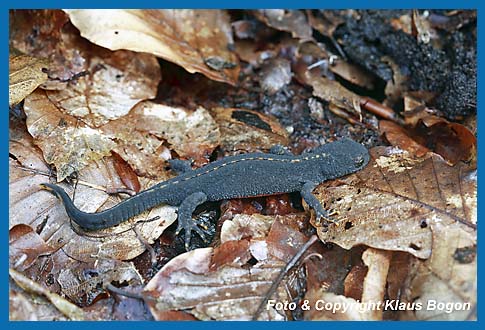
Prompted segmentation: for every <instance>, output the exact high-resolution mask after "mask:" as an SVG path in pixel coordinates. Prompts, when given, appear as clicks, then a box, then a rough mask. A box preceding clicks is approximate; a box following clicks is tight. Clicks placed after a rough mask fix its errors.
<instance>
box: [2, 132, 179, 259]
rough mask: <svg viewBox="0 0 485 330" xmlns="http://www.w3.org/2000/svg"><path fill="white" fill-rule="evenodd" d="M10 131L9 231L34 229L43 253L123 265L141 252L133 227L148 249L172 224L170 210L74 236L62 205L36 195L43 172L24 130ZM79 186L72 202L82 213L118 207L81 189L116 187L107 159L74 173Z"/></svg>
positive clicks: (95, 191) (117, 182)
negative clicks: (18, 227)
mask: <svg viewBox="0 0 485 330" xmlns="http://www.w3.org/2000/svg"><path fill="white" fill-rule="evenodd" d="M10 130H11V134H10V139H11V140H10V153H11V154H12V155H13V156H14V157H15V159H16V160H14V159H12V158H11V159H10V166H9V171H10V172H9V173H10V182H9V226H10V228H12V227H14V226H15V225H19V224H26V225H29V226H31V227H32V228H40V230H39V232H40V234H39V235H40V237H41V238H42V239H43V240H45V242H46V244H47V245H48V246H49V247H51V248H52V249H54V250H57V249H59V248H61V247H62V248H63V249H64V250H65V251H68V253H70V255H71V256H73V257H76V258H77V259H79V260H93V258H96V257H103V258H115V259H120V260H127V259H132V258H134V257H136V256H137V255H139V254H141V253H143V251H145V248H146V247H145V244H144V242H142V241H141V240H140V238H139V237H138V236H137V234H136V233H134V232H133V230H132V227H133V225H134V224H136V223H137V222H138V221H141V222H140V223H139V224H137V225H136V226H137V228H138V234H139V235H141V237H142V238H143V240H144V241H148V242H151V243H153V242H154V240H155V239H157V238H158V237H159V236H160V235H161V233H162V232H163V231H164V230H165V229H166V228H167V227H168V226H170V225H171V224H172V223H173V222H174V221H175V220H176V214H175V208H174V207H171V206H160V207H156V208H154V209H152V210H151V211H148V212H145V213H143V214H140V215H139V216H136V217H134V218H133V219H131V220H129V221H127V222H125V223H123V224H121V225H119V226H118V227H115V228H110V229H106V230H103V231H99V232H96V233H95V234H94V233H90V234H83V235H80V234H79V233H78V232H77V231H74V229H73V227H72V224H71V223H70V221H69V218H68V216H67V214H66V211H65V209H64V206H63V205H62V203H61V202H59V200H58V199H57V198H55V197H54V196H53V195H52V194H50V193H48V192H46V191H45V190H41V189H40V186H39V185H40V184H41V183H45V182H48V181H49V169H48V167H47V166H46V164H45V163H44V162H43V160H42V155H41V153H40V151H39V149H37V148H35V146H34V144H33V142H32V137H31V136H30V135H28V133H27V132H26V129H25V126H23V127H22V126H20V125H15V124H11V125H10ZM79 180H80V182H81V183H80V184H78V185H77V189H76V198H75V200H74V202H75V204H76V205H78V207H80V208H81V209H82V210H83V211H86V212H95V211H98V210H101V209H104V208H109V207H111V206H114V205H116V204H117V203H119V201H120V199H119V198H118V199H114V198H110V197H109V195H107V194H106V193H105V192H103V191H101V190H99V188H98V189H96V188H90V187H86V186H85V184H87V183H89V184H90V185H91V186H96V187H107V186H114V187H116V186H117V187H121V186H122V182H121V180H120V178H119V177H118V176H117V174H116V170H115V169H114V165H113V162H112V160H110V159H109V158H106V159H104V160H103V161H100V162H94V163H92V164H91V165H89V166H87V167H85V168H84V169H83V170H82V171H80V172H79ZM142 184H143V186H144V187H147V186H151V185H153V184H154V183H153V182H150V181H149V180H146V179H145V180H143V181H142ZM62 186H63V188H64V189H65V190H66V191H67V192H68V194H72V192H73V188H72V187H71V186H69V185H66V184H63V185H62ZM157 217H160V218H157ZM148 220H150V221H148ZM100 247H101V250H100Z"/></svg>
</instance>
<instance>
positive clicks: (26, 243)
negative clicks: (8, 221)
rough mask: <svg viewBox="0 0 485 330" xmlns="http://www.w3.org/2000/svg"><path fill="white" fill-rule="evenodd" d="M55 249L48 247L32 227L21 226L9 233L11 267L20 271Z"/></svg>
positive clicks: (13, 228) (15, 227)
mask: <svg viewBox="0 0 485 330" xmlns="http://www.w3.org/2000/svg"><path fill="white" fill-rule="evenodd" d="M52 252H54V249H53V248H52V247H50V246H48V245H47V244H46V243H45V241H44V240H43V239H42V238H41V237H40V236H39V234H37V233H36V232H35V231H34V230H33V229H32V227H30V226H27V225H24V224H19V225H16V226H14V227H12V229H10V231H9V250H8V253H9V262H10V267H12V268H13V269H16V270H18V271H23V270H25V269H27V268H29V267H30V266H31V265H32V264H33V263H34V262H35V261H36V260H37V258H38V257H39V256H43V255H48V254H50V253H52Z"/></svg>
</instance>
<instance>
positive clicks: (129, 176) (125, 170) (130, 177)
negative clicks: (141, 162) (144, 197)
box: [111, 151, 141, 192]
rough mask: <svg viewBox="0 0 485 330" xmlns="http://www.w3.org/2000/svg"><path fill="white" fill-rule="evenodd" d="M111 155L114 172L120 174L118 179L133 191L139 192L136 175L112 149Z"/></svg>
mask: <svg viewBox="0 0 485 330" xmlns="http://www.w3.org/2000/svg"><path fill="white" fill-rule="evenodd" d="M111 155H112V156H113V160H114V162H113V165H114V167H115V169H116V172H117V173H118V175H119V176H120V179H121V181H123V183H124V185H125V186H126V187H127V188H128V189H130V190H132V191H134V192H139V191H140V188H141V187H140V181H138V176H137V175H136V173H135V172H134V171H133V169H132V168H131V166H130V165H129V164H128V163H127V162H126V161H125V160H124V159H123V158H121V157H120V155H118V154H117V153H116V152H114V151H112V152H111Z"/></svg>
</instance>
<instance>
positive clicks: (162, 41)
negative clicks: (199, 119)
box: [65, 9, 239, 85]
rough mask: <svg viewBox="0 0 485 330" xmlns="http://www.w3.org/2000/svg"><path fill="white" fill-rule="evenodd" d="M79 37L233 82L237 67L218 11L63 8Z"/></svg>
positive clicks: (223, 18) (225, 23)
mask: <svg viewBox="0 0 485 330" xmlns="http://www.w3.org/2000/svg"><path fill="white" fill-rule="evenodd" d="M65 12H66V13H67V14H68V15H69V18H70V19H71V22H72V23H73V24H74V25H75V26H76V27H77V28H78V29H79V30H80V31H81V35H82V36H83V37H85V38H87V39H88V40H90V41H91V42H93V43H95V44H98V45H100V46H103V47H106V48H108V49H111V50H118V49H128V50H132V51H137V52H145V53H150V54H154V55H156V56H158V57H161V58H163V59H165V60H168V61H171V62H174V63H176V64H178V65H180V66H182V67H183V68H185V69H186V70H187V71H188V72H190V73H194V72H200V73H202V74H204V75H205V76H207V77H208V78H210V79H214V80H217V81H222V82H225V83H229V84H232V85H235V84H236V83H237V78H238V73H239V67H238V62H237V59H236V56H235V55H234V54H233V53H231V52H230V51H229V50H228V48H229V46H230V45H232V44H233V40H232V31H231V26H230V23H229V16H228V15H227V13H226V12H225V11H223V10H188V9H184V10H180V9H178V10H177V9H171V10H169V9H163V10H99V9H97V10H95V9H92V10H86V9H70V10H65Z"/></svg>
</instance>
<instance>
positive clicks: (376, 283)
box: [361, 248, 392, 320]
mask: <svg viewBox="0 0 485 330" xmlns="http://www.w3.org/2000/svg"><path fill="white" fill-rule="evenodd" d="M391 257H392V252H390V251H384V250H377V249H373V248H369V249H367V250H365V251H364V253H363V254H362V260H363V261H364V263H365V265H366V266H367V269H368V271H367V275H366V277H365V279H364V286H363V290H362V299H361V301H362V303H364V304H365V303H373V302H376V301H383V300H384V294H385V292H386V282H387V281H386V280H387V276H388V271H389V264H390V262H391ZM366 314H367V315H366V318H367V319H370V320H382V309H372V308H370V309H369V310H368V311H367V313H366Z"/></svg>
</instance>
